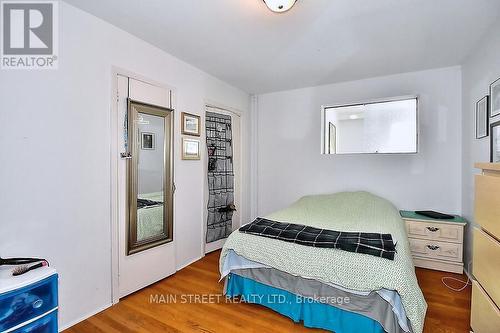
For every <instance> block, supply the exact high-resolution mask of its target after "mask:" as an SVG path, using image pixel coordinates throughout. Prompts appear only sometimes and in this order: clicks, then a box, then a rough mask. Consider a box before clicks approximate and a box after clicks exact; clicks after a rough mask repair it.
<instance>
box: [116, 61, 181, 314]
mask: <svg viewBox="0 0 500 333" xmlns="http://www.w3.org/2000/svg"><path fill="white" fill-rule="evenodd" d="M118 75H122V76H126V77H128V78H130V79H134V80H138V81H143V82H145V83H148V84H151V85H154V86H157V87H160V88H163V89H167V90H170V92H171V96H170V108H171V109H172V110H173V111H172V112H173V114H172V115H173V118H172V125H173V124H174V122H173V121H175V119H176V117H175V110H176V104H177V103H176V98H175V96H176V95H177V93H176V92H177V90H176V89H175V88H174V87H173V86H171V85H168V84H165V83H162V82H158V81H155V80H151V79H150V78H147V77H145V76H143V75H140V74H137V73H134V72H131V71H128V70H126V69H123V68H120V67H116V66H111V85H110V86H111V99H110V108H109V109H110V111H109V117H110V118H109V120H110V140H109V142H110V147H109V152H110V173H111V182H110V187H111V191H110V206H111V216H110V220H111V223H110V230H111V258H110V259H111V304H113V305H114V304H117V303H118V302H119V301H120V290H119V273H120V269H119V261H120V257H119V255H120V253H119V246H120V242H119V239H120V234H119V222H120V221H119V220H118V216H119V208H120V207H119V202H118V184H119V174H118V162H119V161H120V156H119V155H120V152H121V151H120V147H119V146H118V145H119V142H118V128H119V124H118V85H117V76H118ZM172 131H174V126H172ZM172 155H173V156H175V141H174V140H173V141H172ZM172 163H173V170H175V167H176V166H175V164H176V161H175V159H174V160H173V161H172ZM172 181H173V183H174V184H175V172H173V177H172ZM172 200H173V201H174V202H173V205H174V207H175V199H174V198H173V199H172ZM173 225H174V228H175V209H174V211H173ZM173 233H175V230H174V231H173ZM173 235H174V234H173Z"/></svg>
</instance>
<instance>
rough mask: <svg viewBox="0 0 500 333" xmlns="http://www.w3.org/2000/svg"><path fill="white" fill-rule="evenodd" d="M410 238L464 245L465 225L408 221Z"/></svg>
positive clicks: (407, 228)
mask: <svg viewBox="0 0 500 333" xmlns="http://www.w3.org/2000/svg"><path fill="white" fill-rule="evenodd" d="M406 230H407V232H408V237H413V238H420V239H431V240H436V241H444V242H453V243H462V241H463V230H464V227H463V225H453V224H446V223H436V222H431V221H429V222H425V221H412V220H406Z"/></svg>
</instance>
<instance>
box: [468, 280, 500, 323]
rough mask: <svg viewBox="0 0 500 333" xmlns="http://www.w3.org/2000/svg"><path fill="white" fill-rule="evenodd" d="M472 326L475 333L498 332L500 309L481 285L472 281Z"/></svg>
mask: <svg viewBox="0 0 500 333" xmlns="http://www.w3.org/2000/svg"><path fill="white" fill-rule="evenodd" d="M470 326H471V327H472V329H473V330H474V333H493V332H498V329H499V327H500V311H499V310H498V307H497V306H496V305H495V304H494V303H493V302H492V301H491V299H490V298H489V297H488V295H487V294H486V293H485V292H484V290H483V289H482V288H481V286H480V285H479V284H478V283H477V282H476V281H472V305H471V319H470Z"/></svg>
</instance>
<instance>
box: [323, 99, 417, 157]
mask: <svg viewBox="0 0 500 333" xmlns="http://www.w3.org/2000/svg"><path fill="white" fill-rule="evenodd" d="M323 117H324V119H323V120H324V127H323V135H324V137H323V142H324V147H323V152H324V153H325V154H378V153H381V154H388V153H416V152H417V98H416V97H411V98H403V99H397V100H390V101H385V102H374V103H363V104H353V105H342V106H335V107H326V108H324V114H323Z"/></svg>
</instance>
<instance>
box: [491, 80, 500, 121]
mask: <svg viewBox="0 0 500 333" xmlns="http://www.w3.org/2000/svg"><path fill="white" fill-rule="evenodd" d="M499 114H500V78H499V79H498V80H496V81H495V82H493V83H492V84H490V117H492V118H493V117H495V116H498V115H499Z"/></svg>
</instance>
